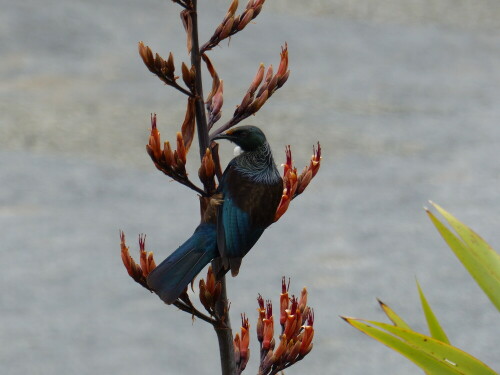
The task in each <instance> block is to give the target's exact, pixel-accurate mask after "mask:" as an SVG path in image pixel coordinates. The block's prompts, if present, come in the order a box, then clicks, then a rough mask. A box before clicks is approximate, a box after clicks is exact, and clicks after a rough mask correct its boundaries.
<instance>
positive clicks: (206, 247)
mask: <svg viewBox="0 0 500 375" xmlns="http://www.w3.org/2000/svg"><path fill="white" fill-rule="evenodd" d="M216 243H217V242H216V231H215V226H214V225H211V224H202V225H200V226H199V227H198V228H196V230H195V232H194V233H193V235H192V236H191V237H190V238H189V239H188V240H187V241H186V242H184V243H183V244H182V245H181V246H179V248H178V249H177V250H175V251H174V252H173V253H172V254H170V256H169V257H168V258H167V259H165V260H164V261H163V262H161V263H160V264H159V265H158V266H157V267H156V268H155V269H154V270H153V271H152V272H151V273H150V274H149V275H148V277H147V283H148V285H149V287H150V288H151V289H152V290H153V291H154V292H155V293H156V294H158V296H159V297H160V298H161V299H162V300H163V301H164V302H165V303H167V304H171V303H173V302H174V301H175V300H176V299H177V297H179V296H180V294H181V293H182V292H183V291H184V289H185V288H186V287H187V286H188V285H189V283H190V282H191V281H192V280H193V279H194V278H195V277H196V275H197V274H198V273H200V271H201V270H202V269H203V268H204V267H205V266H206V265H207V264H208V263H210V261H211V260H212V259H213V258H215V257H216V256H217V255H218V251H217V244H216Z"/></svg>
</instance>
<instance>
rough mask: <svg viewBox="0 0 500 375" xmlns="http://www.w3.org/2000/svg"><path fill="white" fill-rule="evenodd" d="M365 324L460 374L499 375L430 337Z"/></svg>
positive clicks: (370, 322) (373, 322) (381, 324)
mask: <svg viewBox="0 0 500 375" xmlns="http://www.w3.org/2000/svg"><path fill="white" fill-rule="evenodd" d="M365 322H366V323H368V324H372V325H374V326H377V327H379V328H381V329H383V330H385V331H387V332H389V333H391V334H393V335H395V336H397V337H399V338H401V339H402V340H404V341H405V342H407V343H408V344H409V345H412V346H414V347H415V348H417V349H419V350H421V351H422V352H424V353H426V354H428V355H430V356H432V357H433V358H435V359H437V360H439V361H441V362H442V363H445V364H449V365H450V366H452V367H453V368H455V369H456V370H458V371H460V373H464V374H470V375H498V374H497V373H496V372H494V371H493V370H492V369H490V368H489V367H488V366H486V365H485V364H484V363H483V362H481V361H479V360H478V359H476V358H474V357H473V356H471V355H470V354H468V353H466V352H464V351H462V350H460V349H458V348H456V347H454V346H451V345H449V344H446V343H444V342H442V341H439V340H436V339H434V338H432V337H430V336H426V335H422V334H421V333H418V332H415V331H409V330H406V329H403V328H399V327H395V326H393V325H391V324H387V323H380V322H375V321H370V320H366V321H365Z"/></svg>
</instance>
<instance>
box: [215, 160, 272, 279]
mask: <svg viewBox="0 0 500 375" xmlns="http://www.w3.org/2000/svg"><path fill="white" fill-rule="evenodd" d="M220 190H221V192H222V194H223V203H222V205H220V206H219V207H218V214H217V246H218V247H219V252H220V255H221V257H222V259H223V262H224V267H225V268H226V269H227V268H231V272H232V274H233V276H234V275H235V274H237V273H238V269H239V266H240V264H241V259H242V258H243V257H244V256H245V254H246V253H247V252H248V251H249V250H250V249H251V248H252V246H253V245H254V244H255V242H257V240H258V239H259V237H260V236H261V235H262V233H263V232H264V229H265V227H266V226H262V225H260V223H259V222H258V220H257V221H256V218H258V216H259V215H258V214H257V212H258V211H259V209H260V210H262V207H260V204H259V201H260V199H259V196H260V194H259V193H260V190H262V188H261V187H259V186H257V185H256V184H255V183H254V182H252V181H250V179H249V178H248V177H246V176H244V175H242V174H241V173H238V171H236V170H235V169H234V167H233V166H232V165H231V164H230V165H229V166H228V167H227V169H226V170H225V172H224V176H223V178H222V181H221V185H220ZM262 193H264V192H262Z"/></svg>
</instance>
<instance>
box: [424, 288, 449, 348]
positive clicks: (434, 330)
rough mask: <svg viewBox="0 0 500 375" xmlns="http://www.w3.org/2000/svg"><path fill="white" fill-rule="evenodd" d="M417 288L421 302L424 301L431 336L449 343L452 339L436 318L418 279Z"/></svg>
mask: <svg viewBox="0 0 500 375" xmlns="http://www.w3.org/2000/svg"><path fill="white" fill-rule="evenodd" d="M417 288H418V294H419V295H420V302H421V303H422V309H423V310H424V314H425V320H427V326H428V327H429V332H430V333H431V336H432V337H434V338H435V339H436V340H439V341H442V342H444V343H446V344H449V343H450V340H448V336H446V333H445V332H444V330H443V328H442V327H441V325H440V324H439V321H438V319H437V318H436V315H435V314H434V312H433V311H432V309H431V306H430V305H429V303H428V302H427V299H426V298H425V295H424V292H423V291H422V288H420V284H419V283H418V281H417Z"/></svg>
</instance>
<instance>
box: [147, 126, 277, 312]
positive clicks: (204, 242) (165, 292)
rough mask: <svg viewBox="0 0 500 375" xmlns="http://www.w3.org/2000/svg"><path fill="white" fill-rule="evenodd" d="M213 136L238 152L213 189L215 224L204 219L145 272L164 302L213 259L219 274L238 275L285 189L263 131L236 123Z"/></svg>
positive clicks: (270, 219) (269, 222)
mask: <svg viewBox="0 0 500 375" xmlns="http://www.w3.org/2000/svg"><path fill="white" fill-rule="evenodd" d="M214 139H228V140H230V141H232V142H234V143H236V144H237V145H238V146H240V147H241V149H242V151H243V152H242V153H241V154H240V155H238V156H236V157H235V158H234V159H232V160H231V162H230V163H229V164H228V166H227V168H226V170H225V171H224V173H223V176H222V179H221V181H220V185H219V187H218V189H217V193H218V194H220V195H222V203H221V204H219V206H218V207H217V215H216V224H209V223H202V224H201V225H200V226H198V228H197V229H196V231H195V232H194V233H193V235H192V236H191V237H190V238H189V239H188V240H187V241H186V242H185V243H184V244H183V245H181V246H180V247H179V248H178V249H177V250H176V251H174V252H173V253H172V254H171V255H170V256H169V257H168V258H167V259H165V260H164V261H163V262H162V263H161V264H160V265H159V266H158V267H156V269H154V270H153V272H151V274H150V275H149V276H148V279H147V282H148V285H149V286H150V287H151V289H153V290H154V291H155V292H156V293H157V294H158V295H159V296H160V298H161V299H162V300H163V301H165V302H166V303H172V302H174V301H175V299H177V297H178V296H179V295H180V294H181V293H182V291H183V290H184V289H185V288H186V286H187V285H188V284H189V283H190V282H191V280H193V279H194V277H195V276H196V275H197V274H198V273H199V272H200V271H201V270H202V269H203V268H204V267H205V266H206V265H207V264H208V263H209V262H210V261H211V260H212V259H214V258H216V257H220V258H221V260H222V267H223V270H222V271H223V272H227V271H228V270H229V269H230V270H231V273H232V275H233V276H235V275H237V274H238V271H239V268H240V264H241V260H242V258H243V257H244V256H245V255H246V254H247V253H248V251H249V250H250V249H251V248H252V247H253V245H255V243H256V242H257V240H258V239H259V238H260V236H261V235H262V233H263V232H264V230H265V229H266V228H267V227H268V226H269V225H271V224H272V223H273V221H274V217H275V213H276V209H277V207H278V204H279V202H280V199H281V195H282V192H283V181H282V179H281V177H280V175H279V172H278V170H277V169H276V165H275V164H274V160H273V157H272V153H271V149H270V147H269V144H268V143H267V141H266V138H265V136H264V133H262V131H261V130H260V129H259V128H257V127H255V126H240V127H238V128H234V129H232V130H229V131H227V132H226V133H223V134H221V135H219V136H217V137H214Z"/></svg>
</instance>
